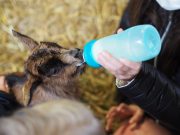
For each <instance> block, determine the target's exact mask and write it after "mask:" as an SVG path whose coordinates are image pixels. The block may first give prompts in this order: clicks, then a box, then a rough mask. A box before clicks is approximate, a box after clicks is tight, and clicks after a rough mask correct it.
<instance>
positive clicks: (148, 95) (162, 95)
mask: <svg viewBox="0 0 180 135" xmlns="http://www.w3.org/2000/svg"><path fill="white" fill-rule="evenodd" d="M118 91H119V92H121V93H122V94H124V95H126V96H127V97H128V98H129V99H130V100H132V102H135V103H137V104H138V105H139V106H141V107H142V108H143V109H144V110H145V111H146V112H147V113H148V114H149V115H151V116H152V117H154V118H156V119H159V120H160V122H161V123H163V124H164V125H166V126H167V127H169V128H171V129H173V130H178V132H180V100H179V99H180V87H179V86H177V85H176V84H175V83H173V82H172V81H171V80H169V79H168V78H167V77H166V76H165V75H164V74H162V73H160V72H158V71H157V70H156V69H155V68H154V67H153V66H152V65H150V64H148V63H143V64H142V67H141V71H140V73H139V74H138V75H137V77H136V78H135V80H134V81H133V82H132V83H131V84H130V85H128V86H127V87H124V88H119V89H118Z"/></svg>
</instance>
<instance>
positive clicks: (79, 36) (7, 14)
mask: <svg viewBox="0 0 180 135" xmlns="http://www.w3.org/2000/svg"><path fill="white" fill-rule="evenodd" d="M126 3H127V0H0V5H1V6H0V27H1V30H0V51H1V52H0V73H8V72H16V71H23V63H24V60H25V59H26V57H27V51H26V50H25V49H24V48H23V46H22V45H17V41H15V39H14V38H12V36H11V35H10V34H9V29H10V28H11V27H13V28H14V29H16V30H17V31H20V32H21V33H25V34H27V35H29V36H31V37H32V38H35V39H37V40H38V41H41V40H45V41H53V42H57V43H59V44H61V45H62V46H64V47H79V48H83V45H84V44H85V43H86V42H87V41H89V40H91V39H95V38H100V37H103V36H106V35H110V34H112V33H113V32H114V30H115V28H116V27H117V24H118V22H119V19H120V16H121V15H122V11H123V9H124V7H125V5H126ZM113 82H114V78H113V77H112V76H111V75H110V74H108V73H107V71H104V70H103V69H91V68H88V69H87V71H86V73H85V74H84V75H83V76H82V77H81V78H80V87H81V91H82V96H83V100H84V102H86V103H88V104H89V105H90V107H91V108H92V109H93V110H94V111H95V114H96V115H97V116H98V117H99V118H103V117H104V115H105V113H106V111H107V110H108V108H109V107H110V106H111V105H112V104H113V98H114V92H115V87H114V84H113Z"/></svg>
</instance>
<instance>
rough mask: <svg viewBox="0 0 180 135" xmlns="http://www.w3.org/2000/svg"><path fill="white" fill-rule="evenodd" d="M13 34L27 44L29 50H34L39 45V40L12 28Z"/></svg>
mask: <svg viewBox="0 0 180 135" xmlns="http://www.w3.org/2000/svg"><path fill="white" fill-rule="evenodd" d="M12 34H13V36H14V37H16V38H17V39H18V40H19V41H20V42H21V43H23V45H25V47H26V48H27V49H29V50H31V51H32V50H33V49H34V48H35V47H36V46H37V45H38V42H36V41H35V40H33V39H32V38H30V37H28V36H26V35H23V34H21V33H19V32H17V31H14V30H12Z"/></svg>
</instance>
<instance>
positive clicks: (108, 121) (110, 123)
mask: <svg viewBox="0 0 180 135" xmlns="http://www.w3.org/2000/svg"><path fill="white" fill-rule="evenodd" d="M113 121H114V117H112V118H109V119H108V120H107V122H106V126H105V129H106V130H107V131H109V130H110V129H111V128H112V123H113Z"/></svg>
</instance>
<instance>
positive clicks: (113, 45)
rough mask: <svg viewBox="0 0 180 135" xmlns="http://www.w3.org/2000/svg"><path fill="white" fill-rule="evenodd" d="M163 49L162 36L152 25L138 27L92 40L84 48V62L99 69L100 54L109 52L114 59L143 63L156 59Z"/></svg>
mask: <svg viewBox="0 0 180 135" xmlns="http://www.w3.org/2000/svg"><path fill="white" fill-rule="evenodd" d="M160 49H161V40H160V35H159V33H158V31H157V30H156V28H155V27H153V26H152V25H148V24H145V25H137V26H134V27H131V28H129V29H127V30H125V31H123V32H121V33H118V34H114V35H110V36H107V37H103V38H101V39H98V40H91V41H90V42H88V43H87V44H86V45H85V46H84V51H83V58H84V61H85V62H86V63H87V64H88V65H89V66H91V67H94V68H98V67H100V64H99V63H98V61H97V57H98V54H99V53H101V52H102V51H107V52H109V53H110V54H111V55H112V56H113V57H115V58H117V59H119V58H125V59H128V60H131V61H134V62H141V61H146V60H149V59H152V58H154V57H156V56H157V55H158V54H159V52H160Z"/></svg>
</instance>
